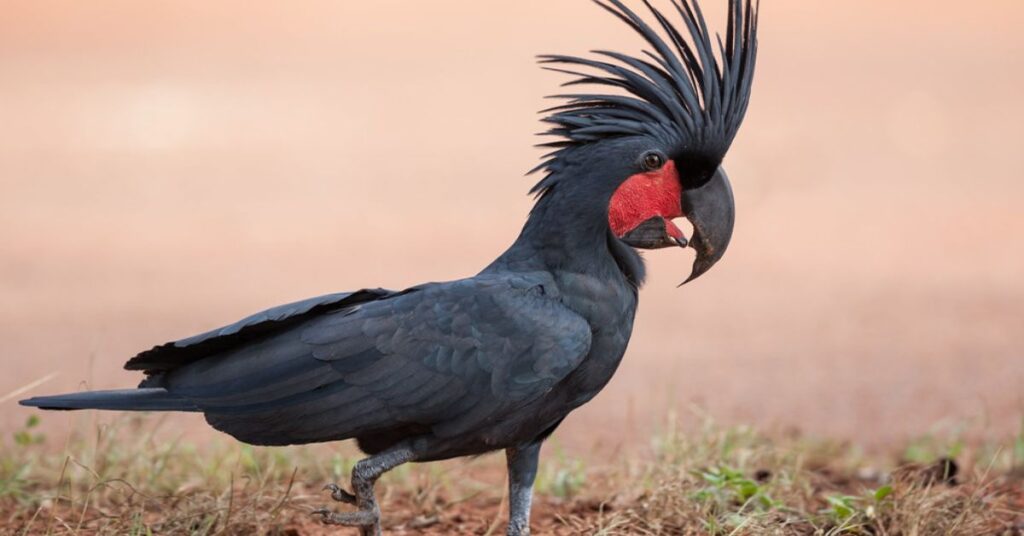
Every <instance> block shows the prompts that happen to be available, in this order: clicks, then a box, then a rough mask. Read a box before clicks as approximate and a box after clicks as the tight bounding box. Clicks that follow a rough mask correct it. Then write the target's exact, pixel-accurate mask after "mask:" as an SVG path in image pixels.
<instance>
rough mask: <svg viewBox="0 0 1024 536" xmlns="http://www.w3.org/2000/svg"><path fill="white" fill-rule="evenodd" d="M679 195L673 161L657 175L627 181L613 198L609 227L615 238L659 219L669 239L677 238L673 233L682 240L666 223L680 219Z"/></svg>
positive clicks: (679, 190) (677, 176)
mask: <svg viewBox="0 0 1024 536" xmlns="http://www.w3.org/2000/svg"><path fill="white" fill-rule="evenodd" d="M682 193H683V188H682V186H681V185H680V183H679V173H678V171H677V170H676V164H675V162H673V161H672V160H669V161H668V163H667V164H665V165H664V166H662V168H661V169H658V170H656V171H649V172H646V173H637V174H636V175H633V176H632V177H630V178H628V179H626V181H625V182H623V183H622V184H621V185H620V186H619V188H618V189H617V190H615V194H613V195H612V200H611V203H610V204H609V206H608V224H609V225H610V226H611V228H612V232H613V233H615V236H618V237H620V238H621V237H623V236H625V235H626V233H629V232H630V231H632V230H633V229H635V228H636V227H637V226H638V225H640V224H641V223H643V222H645V221H647V220H649V219H651V218H653V217H655V216H660V217H662V218H664V219H665V221H666V231H667V232H668V233H669V235H670V236H673V237H676V238H678V236H676V234H675V233H678V234H679V236H682V232H680V231H679V228H678V227H676V226H675V224H673V223H672V222H670V221H668V220H671V219H672V218H678V217H680V216H682V215H683V211H682V208H681V206H680V203H681V199H680V198H681V196H682ZM673 231H674V232H673Z"/></svg>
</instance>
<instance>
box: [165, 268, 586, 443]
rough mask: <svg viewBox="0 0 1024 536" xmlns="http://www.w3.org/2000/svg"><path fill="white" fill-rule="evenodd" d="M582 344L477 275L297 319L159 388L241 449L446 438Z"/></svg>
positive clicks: (497, 407) (492, 414)
mask: <svg viewBox="0 0 1024 536" xmlns="http://www.w3.org/2000/svg"><path fill="white" fill-rule="evenodd" d="M590 338H591V331H590V327H589V325H588V324H587V323H586V321H585V320H583V318H582V317H580V316H579V315H578V314H576V313H574V312H572V311H570V310H569V309H568V308H566V307H565V306H563V305H562V304H561V303H559V302H557V301H555V300H552V299H549V298H547V297H545V296H544V295H543V292H542V290H540V287H537V286H531V285H530V284H528V283H527V282H523V281H510V280H508V279H506V278H479V277H478V278H473V279H467V280H462V281H456V282H453V283H445V284H435V285H428V286H424V287H420V288H417V289H414V290H412V291H409V292H406V293H403V294H401V295H396V296H392V297H390V298H388V299H385V300H378V301H370V302H365V303H363V304H362V305H361V306H359V307H352V308H348V309H342V310H338V311H334V312H330V313H327V314H321V315H318V316H316V317H313V318H308V319H307V320H306V321H304V322H302V323H300V324H298V325H295V326H294V327H293V328H292V329H288V330H285V331H283V332H280V333H277V334H275V335H273V336H271V337H267V338H265V339H262V340H260V341H257V342H255V343H252V344H248V345H246V346H243V347H240V348H236V349H232V350H229V351H227V352H224V353H222V354H219V355H213V356H210V357H207V358H204V359H201V360H197V361H194V362H192V363H191V364H189V365H187V366H184V367H181V368H179V369H175V370H172V371H170V372H168V373H167V374H166V376H165V377H164V378H162V379H161V383H162V385H163V387H165V388H166V389H167V390H168V391H169V392H170V393H172V394H173V395H175V396H180V397H183V398H186V399H188V400H190V401H191V402H193V403H194V404H195V405H196V406H197V407H199V408H200V409H201V410H202V411H204V412H205V413H206V417H207V420H208V421H209V422H210V424H211V425H213V426H214V427H216V428H217V429H219V430H222V431H224V432H227V433H229V434H231V435H233V436H235V437H237V438H238V439H241V440H243V441H246V442H249V443H255V444H266V445H283V444H293V443H309V442H316V441H330V440H337V439H346V438H351V437H361V436H365V435H374V434H376V435H381V434H385V435H386V434H388V433H389V432H394V431H396V430H403V431H406V432H407V433H413V432H415V433H430V434H433V435H435V436H438V437H455V436H459V435H461V434H464V433H466V432H467V431H470V430H473V429H474V428H475V427H479V426H480V425H482V424H483V423H485V422H493V421H495V420H498V419H501V418H502V417H503V416H504V415H507V414H508V412H510V411H513V410H515V409H516V408H518V407H521V406H522V405H524V404H526V403H527V402H528V401H530V400H533V399H535V398H537V397H539V396H541V395H543V394H544V393H546V392H548V391H549V390H551V389H552V388H553V387H554V386H555V385H556V384H557V383H558V382H559V381H561V380H562V379H563V378H564V377H565V376H566V375H568V374H569V372H571V371H572V370H573V369H575V368H576V367H577V366H578V365H579V364H580V362H581V361H582V360H583V358H584V357H585V356H586V354H587V353H588V351H589V348H590Z"/></svg>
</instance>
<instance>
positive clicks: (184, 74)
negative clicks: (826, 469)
mask: <svg viewBox="0 0 1024 536" xmlns="http://www.w3.org/2000/svg"><path fill="white" fill-rule="evenodd" d="M704 3H705V4H706V5H707V7H708V10H709V11H710V12H711V13H712V15H713V18H714V20H715V21H718V20H720V17H718V15H720V13H721V9H720V8H719V7H717V6H714V4H716V2H709V1H705V2H704ZM718 3H721V2H718ZM764 4H765V5H764V8H763V19H762V27H763V35H762V37H761V49H762V55H761V60H760V64H759V69H760V70H759V73H758V80H757V85H756V88H755V97H754V102H753V103H752V107H751V111H750V114H749V116H748V120H747V122H746V124H745V126H744V129H743V131H742V132H741V134H740V136H739V139H738V140H737V142H736V144H735V145H734V147H733V149H732V151H731V153H730V155H729V157H728V159H727V161H726V167H727V169H728V170H729V172H730V175H731V177H732V179H733V182H734V185H735V188H736V194H737V197H738V210H739V220H738V224H737V230H736V235H735V239H734V241H733V244H732V246H731V250H730V252H729V254H728V255H727V256H726V259H725V260H724V261H723V262H722V264H721V265H720V266H719V267H716V269H715V270H714V271H712V272H711V273H710V274H709V275H708V276H705V277H704V278H702V279H701V280H700V281H698V282H697V283H695V284H693V285H691V286H687V287H686V288H683V289H676V288H675V285H676V284H677V283H678V282H679V281H681V280H682V279H683V278H684V277H685V275H686V274H687V271H688V265H689V262H690V258H689V257H688V256H687V255H688V254H687V253H681V252H654V253H651V254H650V255H648V259H649V265H650V270H649V271H650V274H651V277H650V280H649V282H648V284H647V286H646V288H645V289H644V291H643V293H642V295H641V309H640V313H639V318H638V320H637V323H636V325H637V328H636V331H635V333H634V339H633V341H634V342H633V344H632V346H631V348H630V351H629V353H628V355H627V357H626V359H625V361H624V364H623V366H622V368H621V370H620V372H619V374H618V375H617V377H616V378H615V379H614V381H613V382H612V383H611V385H610V386H609V387H608V388H607V389H606V390H605V392H603V393H602V394H601V395H600V396H599V397H598V398H597V399H595V400H594V401H593V403H591V404H590V405H588V406H586V407H585V408H583V409H582V410H580V411H579V412H578V413H577V414H575V415H574V416H572V417H571V418H570V419H568V420H567V421H566V423H565V424H564V426H563V427H562V429H561V430H560V431H559V433H558V434H557V435H556V438H555V440H556V441H557V443H558V444H559V445H561V447H562V448H564V449H568V450H569V451H570V452H573V453H580V454H586V453H592V452H604V453H615V452H619V451H620V450H621V449H633V448H643V447H644V446H646V444H647V441H648V438H649V437H650V436H649V434H650V432H651V431H652V430H653V429H654V428H656V427H657V426H658V425H659V424H660V423H662V422H663V420H664V416H665V414H666V412H667V411H668V410H670V409H674V410H677V411H679V412H682V413H683V415H684V419H685V418H686V417H685V416H686V415H688V413H686V412H687V411H688V410H689V408H691V407H694V406H696V407H700V408H704V410H705V411H707V412H708V413H710V414H711V415H713V416H714V417H715V418H717V419H719V420H721V421H722V422H724V423H727V424H728V423H740V422H743V423H755V424H757V425H758V426H762V427H768V428H771V427H777V428H782V429H788V428H796V429H800V430H802V431H803V432H805V433H807V434H811V435H818V436H827V437H835V438H841V439H842V438H846V439H856V441H858V442H860V443H863V444H864V445H866V446H867V447H868V448H876V447H884V446H885V445H887V444H891V443H892V442H894V441H900V440H904V439H906V438H908V437H913V436H917V435H920V434H923V433H927V432H928V431H930V430H933V429H934V427H935V426H936V424H937V423H946V424H949V425H950V426H959V425H965V426H966V427H967V429H968V431H969V433H972V434H980V435H996V436H1002V435H1007V434H1011V433H1014V432H1016V431H1017V430H1018V429H1019V427H1020V426H1021V418H1022V414H1024V413H1022V409H1024V395H1022V393H1024V390H1022V389H1021V385H1024V278H1022V277H1021V275H1022V274H1024V240H1022V238H1021V237H1022V236H1024V212H1022V210H1021V206H1020V201H1021V199H1022V194H1024V181H1022V179H1024V151H1022V150H1021V148H1022V144H1021V141H1022V138H1021V134H1020V125H1021V124H1024V104H1022V102H1021V99H1020V95H1021V89H1022V86H1024V84H1022V82H1024V78H1022V77H1024V37H1022V34H1021V33H1020V31H1019V29H1020V27H1021V25H1022V24H1024V4H1020V3H1019V2H1016V1H1010V0H987V1H984V2H976V3H974V4H972V5H970V6H969V7H968V6H964V5H962V4H960V3H954V2H952V1H951V0H950V1H940V2H926V1H925V0H910V1H906V2H898V3H894V2H888V1H882V0H871V1H865V2H845V3H844V2H839V3H837V2H817V3H808V2H798V1H796V0H773V1H771V2H765V3H764ZM303 6H304V7H302V8H292V7H289V8H285V7H284V4H279V5H270V4H267V5H263V6H261V7H257V6H253V5H250V3H247V2H246V3H243V2H218V3H216V4H208V3H205V2H175V3H166V4H160V5H152V4H147V5H143V4H139V3H136V2H131V1H128V0H123V1H122V0H117V1H114V2H107V3H104V4H103V5H102V6H100V5H97V4H92V3H76V4H64V3H51V2H36V1H27V0H26V1H18V0H16V1H15V2H14V3H13V4H10V3H8V5H7V6H6V7H5V8H4V11H5V15H4V16H3V17H0V115H2V116H3V118H4V119H3V123H4V127H3V128H2V129H0V359H2V360H3V361H2V362H3V365H4V373H3V374H2V375H0V397H4V395H5V394H7V393H10V392H13V391H15V390H17V389H19V388H21V387H23V386H26V385H28V384H31V383H32V382H34V381H36V380H38V379H40V378H43V377H45V376H47V375H50V374H54V373H55V374H57V376H56V377H54V378H53V379H51V380H49V381H47V382H46V383H45V384H44V385H41V386H39V387H38V388H35V389H32V390H31V394H39V393H43V392H54V391H61V390H67V389H75V388H78V387H80V386H83V385H88V386H89V387H92V388H114V387H124V386H130V385H134V384H135V383H136V382H137V379H136V377H135V376H133V375H131V374H127V373H125V372H123V371H121V370H120V365H121V363H122V362H123V361H124V360H125V359H126V358H128V357H130V356H131V355H133V354H134V353H135V352H137V351H139V350H141V349H145V348H148V347H149V346H151V345H153V344H156V343H160V342H163V341H166V340H170V339H174V338H178V337H181V336H186V335H189V334H192V333H194V332H197V331H200V330H206V329H209V328H212V327H215V326H217V325H220V324H223V323H227V322H230V321H234V320H235V319H237V318H240V317H242V316H244V315H247V314H249V313H251V312H254V311H255V310H258V309H260V308H264V307H267V306H271V305H275V304H278V303H283V302H285V301H291V300H295V299H300V298H304V297H307V296H312V295H317V294H322V293H327V292H334V291H341V290H348V289H355V288H361V287H366V286H384V287H390V288H402V287H403V286H406V285H411V284H416V283H420V282H423V281H429V280H447V279H454V278H458V277H461V276H465V275H469V274H472V273H474V272H475V271H476V270H479V269H480V268H482V267H483V266H485V265H486V264H487V262H489V260H490V259H492V258H493V257H494V256H496V255H497V254H498V253H500V252H501V250H502V249H503V248H504V247H506V246H507V245H508V244H509V243H511V241H512V240H513V239H514V238H515V235H516V233H517V231H518V228H519V226H520V225H521V224H522V222H523V221H524V218H525V215H526V213H527V211H528V208H529V205H530V200H529V198H527V197H526V196H525V192H526V190H527V189H528V187H529V186H530V185H531V184H532V181H533V180H534V178H526V179H524V178H522V173H523V171H525V170H527V169H529V168H531V167H532V166H533V164H534V163H535V162H536V160H537V158H538V156H539V153H538V151H537V150H534V149H532V148H531V144H533V143H535V142H536V138H534V137H533V136H532V133H533V132H536V131H538V130H540V128H541V127H540V125H539V123H538V121H537V115H536V113H535V112H536V110H538V109H541V108H543V107H545V106H546V105H548V104H549V103H548V102H546V101H544V100H543V99H542V98H541V97H542V96H543V95H546V94H550V93H553V92H555V91H556V87H555V86H556V84H557V82H558V81H559V77H558V76H557V75H554V74H553V73H545V72H542V71H540V70H539V69H538V68H537V67H536V66H534V65H533V63H532V60H531V57H532V56H533V55H534V54H538V53H544V52H566V53H583V52H585V51H586V50H588V49H591V48H597V47H607V48H616V49H621V50H624V51H636V50H637V48H638V46H639V44H638V43H637V40H636V39H635V38H634V37H633V36H631V35H629V33H628V32H627V31H626V29H625V28H623V27H621V25H619V24H618V23H616V21H614V20H613V19H611V18H610V17H607V16H606V15H605V14H603V13H602V12H601V10H599V9H597V8H595V7H594V6H591V5H589V4H588V3H587V2H547V1H542V0H529V1H523V2H517V3H512V4H508V3H506V4H502V5H501V6H500V8H496V7H494V6H492V5H490V4H486V5H485V3H466V2H455V1H443V2H430V3H408V2H394V1H387V2H345V3H337V2H322V3H321V2H312V3H306V4H303ZM954 8H955V9H954ZM27 415H28V411H26V410H25V409H22V408H19V407H17V406H16V405H15V404H14V402H13V399H12V398H4V399H3V403H2V405H0V430H7V431H10V430H13V429H15V428H16V427H17V426H19V425H20V424H21V423H22V422H24V420H25V418H26V417H27ZM63 419H65V417H63V416H47V417H46V418H45V419H44V425H45V426H48V427H49V428H48V430H47V431H48V433H49V434H50V436H51V437H52V438H54V439H55V442H56V443H57V444H59V443H60V441H59V437H60V427H61V426H62V424H63V423H64V422H65V421H64V420H63ZM180 423H181V429H182V430H188V433H189V434H193V435H196V434H201V432H197V431H195V430H199V429H201V428H202V426H199V424H200V421H199V418H198V417H195V416H187V417H182V418H181V421H180ZM200 437H201V436H200Z"/></svg>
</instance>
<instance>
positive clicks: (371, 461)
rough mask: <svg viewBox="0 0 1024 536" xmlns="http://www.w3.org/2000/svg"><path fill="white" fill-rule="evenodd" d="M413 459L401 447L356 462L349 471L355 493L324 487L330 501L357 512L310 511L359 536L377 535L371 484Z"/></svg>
mask: <svg viewBox="0 0 1024 536" xmlns="http://www.w3.org/2000/svg"><path fill="white" fill-rule="evenodd" d="M414 457H415V455H414V453H413V451H412V449H410V448H409V447H408V446H405V445H402V446H398V447H392V448H391V449H388V450H386V451H384V452H381V453H380V454H377V455H374V456H370V457H369V458H366V459H364V460H360V461H359V462H358V463H356V465H355V467H353V468H352V491H354V492H355V494H351V493H349V492H347V491H345V490H344V489H342V488H341V487H340V486H338V485H336V484H330V485H328V486H327V487H326V488H324V489H326V490H330V492H331V498H333V499H334V500H336V501H339V502H343V503H347V504H354V505H355V506H356V507H357V510H356V511H355V512H332V511H330V510H328V509H327V508H319V509H317V510H315V511H313V514H314V515H318V516H321V517H322V518H323V522H324V523H325V524H327V525H345V526H349V527H359V533H360V534H361V535H362V536H380V534H381V530H380V506H379V505H378V504H377V498H376V497H375V496H374V494H373V485H374V483H376V482H377V479H378V478H380V476H381V475H383V474H384V473H386V472H388V471H390V470H392V469H394V468H395V467H398V466H399V465H402V464H403V463H405V462H408V461H412V460H413V458H414Z"/></svg>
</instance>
